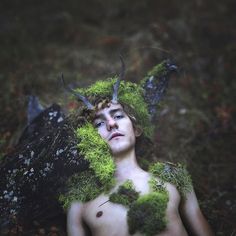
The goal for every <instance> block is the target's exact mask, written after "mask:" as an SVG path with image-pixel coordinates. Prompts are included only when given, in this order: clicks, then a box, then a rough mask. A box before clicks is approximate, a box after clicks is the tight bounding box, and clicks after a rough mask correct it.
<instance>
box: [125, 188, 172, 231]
mask: <svg viewBox="0 0 236 236" xmlns="http://www.w3.org/2000/svg"><path fill="white" fill-rule="evenodd" d="M167 203H168V194H167V193H166V192H153V193H150V194H147V195H143V196H140V197H139V198H138V200H137V201H135V202H134V203H133V204H132V205H131V206H130V209H129V211H128V225H129V232H130V234H134V233H135V232H137V231H139V232H141V233H143V234H145V235H146V236H153V235H156V234H158V233H160V232H161V231H163V230H164V229H165V228H166V224H167V220H166V216H165V215H166V208H167Z"/></svg>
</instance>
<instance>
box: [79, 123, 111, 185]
mask: <svg viewBox="0 0 236 236" xmlns="http://www.w3.org/2000/svg"><path fill="white" fill-rule="evenodd" d="M76 134H77V136H78V139H79V140H80V142H79V144H78V148H79V150H80V154H81V155H83V156H84V158H85V159H86V160H88V161H89V162H90V169H92V170H93V171H94V173H95V175H96V176H97V177H98V179H99V181H101V183H102V184H103V185H105V186H104V188H105V189H109V188H110V187H111V186H112V185H113V184H114V179H113V176H114V171H115V165H114V162H113V160H112V156H111V154H110V151H109V147H108V144H107V143H106V142H105V141H104V140H103V139H102V138H101V136H100V135H99V134H98V132H97V130H96V129H95V128H94V127H93V126H92V124H90V123H87V124H85V125H84V126H82V127H81V128H78V129H77V131H76Z"/></svg>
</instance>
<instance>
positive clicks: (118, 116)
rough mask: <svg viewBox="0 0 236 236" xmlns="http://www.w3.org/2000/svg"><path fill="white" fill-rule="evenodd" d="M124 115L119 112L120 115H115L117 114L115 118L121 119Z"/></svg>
mask: <svg viewBox="0 0 236 236" xmlns="http://www.w3.org/2000/svg"><path fill="white" fill-rule="evenodd" d="M123 117H124V115H122V114H119V115H115V116H114V118H115V119H121V118H123Z"/></svg>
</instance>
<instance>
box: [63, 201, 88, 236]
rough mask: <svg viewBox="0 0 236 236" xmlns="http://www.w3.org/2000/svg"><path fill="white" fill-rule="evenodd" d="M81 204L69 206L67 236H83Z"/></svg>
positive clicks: (76, 203) (75, 203)
mask: <svg viewBox="0 0 236 236" xmlns="http://www.w3.org/2000/svg"><path fill="white" fill-rule="evenodd" d="M82 215H83V204H82V203H79V202H74V203H72V204H71V206H70V208H69V210H68V213H67V232H68V236H85V235H86V233H85V229H84V227H83V218H82Z"/></svg>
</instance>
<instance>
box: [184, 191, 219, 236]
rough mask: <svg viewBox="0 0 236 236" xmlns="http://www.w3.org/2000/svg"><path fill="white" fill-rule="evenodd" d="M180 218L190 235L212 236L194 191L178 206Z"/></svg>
mask: <svg viewBox="0 0 236 236" xmlns="http://www.w3.org/2000/svg"><path fill="white" fill-rule="evenodd" d="M180 213H181V218H182V219H183V222H184V224H185V226H186V228H187V230H188V231H190V232H189V233H191V235H199V236H212V235H214V234H213V232H212V230H211V227H210V226H209V224H208V222H207V221H206V219H205V217H204V216H203V214H202V212H201V209H200V207H199V204H198V201H197V197H196V194H195V192H194V190H193V191H192V192H191V193H188V194H187V195H186V199H184V200H183V201H182V202H181V204H180Z"/></svg>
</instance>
